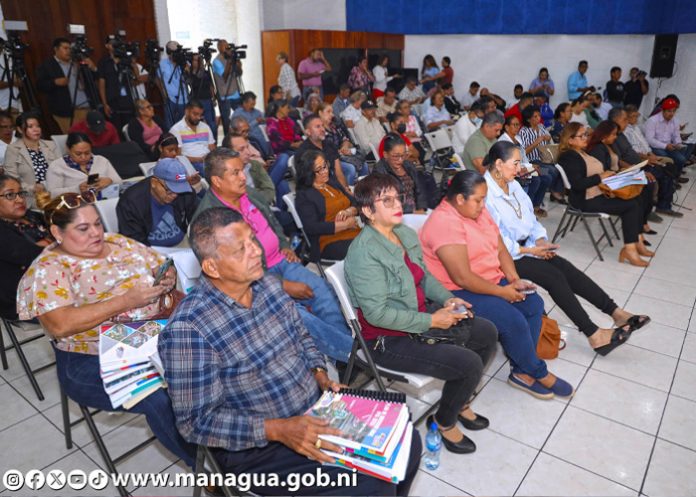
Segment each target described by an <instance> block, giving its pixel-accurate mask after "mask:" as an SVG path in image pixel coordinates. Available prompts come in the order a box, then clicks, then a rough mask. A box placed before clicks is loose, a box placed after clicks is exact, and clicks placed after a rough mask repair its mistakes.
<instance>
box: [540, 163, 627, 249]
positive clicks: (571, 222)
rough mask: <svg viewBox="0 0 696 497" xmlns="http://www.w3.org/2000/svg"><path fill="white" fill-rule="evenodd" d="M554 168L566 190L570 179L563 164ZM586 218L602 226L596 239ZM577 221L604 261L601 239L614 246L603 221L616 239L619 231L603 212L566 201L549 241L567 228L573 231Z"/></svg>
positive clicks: (609, 217)
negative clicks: (589, 209) (580, 222)
mask: <svg viewBox="0 0 696 497" xmlns="http://www.w3.org/2000/svg"><path fill="white" fill-rule="evenodd" d="M556 169H558V172H559V173H560V174H561V179H562V180H563V186H564V187H565V188H566V190H570V181H568V176H567V175H566V173H565V171H564V170H563V166H561V165H560V164H556ZM588 219H597V220H598V221H599V225H600V227H601V228H602V235H601V236H600V237H599V238H597V239H596V240H595V237H594V235H593V234H592V230H590V225H589V224H588V222H587V220H588ZM578 221H582V224H583V226H584V227H585V231H587V235H588V236H589V237H590V241H591V242H592V246H593V247H594V249H595V252H596V253H597V257H599V260H600V261H604V257H602V252H601V251H600V250H599V244H600V243H601V242H602V240H604V239H605V238H606V240H607V242H608V243H609V246H610V247H613V246H614V244H613V243H612V242H611V235H609V232H608V231H607V228H606V226H605V225H604V221H608V222H609V225H610V226H611V228H612V230H614V235H615V236H616V239H617V240H620V239H621V238H620V237H619V232H618V231H617V230H616V225H615V224H614V222H613V221H612V218H611V216H610V215H609V214H606V213H604V212H585V211H583V210H581V209H577V208H575V207H573V206H572V205H570V203H568V204H567V205H566V208H565V211H564V212H563V216H562V217H561V222H560V223H558V228H556V233H554V235H553V239H552V240H551V243H556V240H557V239H558V238H559V236H560V238H563V237H565V236H566V234H567V233H568V230H570V231H573V230H574V229H575V226H576V225H577V224H578Z"/></svg>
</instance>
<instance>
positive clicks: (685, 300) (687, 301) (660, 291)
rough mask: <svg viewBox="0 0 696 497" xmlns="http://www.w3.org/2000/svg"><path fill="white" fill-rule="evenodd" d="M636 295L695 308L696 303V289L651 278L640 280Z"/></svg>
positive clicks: (644, 277)
mask: <svg viewBox="0 0 696 497" xmlns="http://www.w3.org/2000/svg"><path fill="white" fill-rule="evenodd" d="M634 293H636V294H638V295H644V296H646V297H649V298H653V299H658V300H664V301H666V302H672V303H674V304H680V305H685V306H687V307H693V306H694V302H696V287H693V286H687V285H685V284H683V283H674V282H672V281H666V280H658V279H656V278H651V277H649V276H643V277H642V278H641V279H640V281H639V282H638V285H637V286H636V289H635V291H634Z"/></svg>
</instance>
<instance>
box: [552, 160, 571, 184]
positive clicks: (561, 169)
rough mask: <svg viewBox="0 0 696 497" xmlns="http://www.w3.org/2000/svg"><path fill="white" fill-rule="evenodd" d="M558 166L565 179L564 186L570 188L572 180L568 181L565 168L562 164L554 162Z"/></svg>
mask: <svg viewBox="0 0 696 497" xmlns="http://www.w3.org/2000/svg"><path fill="white" fill-rule="evenodd" d="M554 166H556V169H558V172H559V173H560V174H561V179H562V180H563V187H564V188H565V189H566V190H570V181H568V176H567V175H566V172H565V171H564V170H563V166H561V165H560V164H554Z"/></svg>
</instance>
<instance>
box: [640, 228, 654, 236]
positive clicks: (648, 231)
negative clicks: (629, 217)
mask: <svg viewBox="0 0 696 497" xmlns="http://www.w3.org/2000/svg"><path fill="white" fill-rule="evenodd" d="M643 234H644V235H657V231H655V230H653V229H650V230H646V229H644V230H643Z"/></svg>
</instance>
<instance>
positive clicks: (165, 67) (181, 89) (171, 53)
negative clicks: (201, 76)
mask: <svg viewBox="0 0 696 497" xmlns="http://www.w3.org/2000/svg"><path fill="white" fill-rule="evenodd" d="M165 48H166V52H167V58H166V59H162V60H161V61H160V66H159V68H160V76H161V83H162V84H163V85H164V89H165V90H166V94H167V98H168V100H169V101H168V102H167V103H166V105H167V107H168V109H169V111H165V113H164V124H165V126H166V127H167V129H169V128H171V127H172V126H173V125H174V123H176V122H178V121H180V120H181V119H182V118H183V117H184V109H185V107H186V103H187V102H188V91H187V89H186V82H185V76H184V74H188V72H189V70H190V67H189V64H188V61H187V60H186V53H185V51H184V49H183V48H182V46H181V45H179V43H178V42H176V41H174V40H172V41H168V42H167V45H166V46H165Z"/></svg>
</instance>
